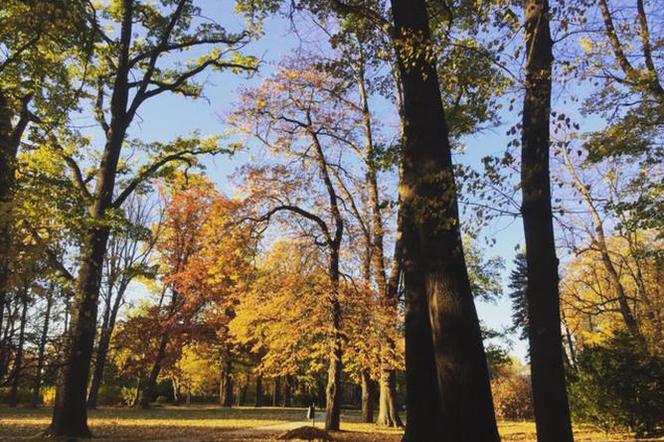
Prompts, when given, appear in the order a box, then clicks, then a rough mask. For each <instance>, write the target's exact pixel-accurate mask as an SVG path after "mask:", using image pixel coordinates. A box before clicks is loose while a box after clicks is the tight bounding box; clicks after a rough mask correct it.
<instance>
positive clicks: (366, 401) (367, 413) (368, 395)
mask: <svg viewBox="0 0 664 442" xmlns="http://www.w3.org/2000/svg"><path fill="white" fill-rule="evenodd" d="M360 385H361V387H362V422H366V423H373V421H374V384H373V381H372V380H371V375H370V374H369V370H362V373H361V384H360Z"/></svg>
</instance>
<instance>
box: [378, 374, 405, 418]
mask: <svg viewBox="0 0 664 442" xmlns="http://www.w3.org/2000/svg"><path fill="white" fill-rule="evenodd" d="M378 385H379V389H380V392H379V395H378V419H377V420H376V423H377V424H378V425H382V426H385V427H402V426H403V423H402V422H401V418H400V417H399V410H398V408H397V397H396V390H397V374H396V371H395V370H390V369H387V370H386V369H383V370H381V372H380V380H379V381H378Z"/></svg>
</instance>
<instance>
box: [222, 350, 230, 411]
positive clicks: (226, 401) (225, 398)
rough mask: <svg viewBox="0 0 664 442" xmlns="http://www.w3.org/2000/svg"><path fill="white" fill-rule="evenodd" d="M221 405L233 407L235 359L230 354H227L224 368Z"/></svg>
mask: <svg viewBox="0 0 664 442" xmlns="http://www.w3.org/2000/svg"><path fill="white" fill-rule="evenodd" d="M221 384H222V388H221V398H220V399H221V405H222V406H224V407H231V406H233V359H232V358H231V355H230V352H226V358H225V360H224V367H223V370H222V373H221Z"/></svg>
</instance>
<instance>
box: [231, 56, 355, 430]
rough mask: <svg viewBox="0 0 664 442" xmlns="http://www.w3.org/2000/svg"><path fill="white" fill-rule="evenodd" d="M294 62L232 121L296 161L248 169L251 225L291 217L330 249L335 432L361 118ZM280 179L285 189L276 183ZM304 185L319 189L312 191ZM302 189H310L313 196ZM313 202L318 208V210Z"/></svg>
mask: <svg viewBox="0 0 664 442" xmlns="http://www.w3.org/2000/svg"><path fill="white" fill-rule="evenodd" d="M292 64H293V67H290V68H287V67H281V68H280V69H279V70H278V71H277V73H276V74H275V75H274V76H273V78H271V79H269V80H267V81H266V82H265V83H264V84H263V85H262V87H261V88H259V89H255V90H250V91H247V92H246V93H245V94H244V95H243V103H242V104H241V105H240V106H239V107H238V109H237V110H236V111H235V112H234V113H233V115H232V116H231V117H230V119H231V122H232V123H233V124H235V125H236V126H237V127H238V128H239V129H241V130H243V131H244V132H245V133H249V134H251V135H254V136H256V138H258V140H260V141H261V142H262V143H263V144H264V145H265V146H266V147H267V148H268V149H270V150H271V151H272V152H274V153H277V154H282V155H284V156H285V157H293V158H296V159H297V162H296V163H291V164H290V166H291V167H288V166H276V167H271V168H254V169H253V170H249V172H250V175H249V178H250V180H248V181H249V183H248V187H249V188H250V189H252V192H253V193H254V196H252V199H254V200H255V201H257V202H259V204H258V205H257V206H258V207H257V209H255V210H256V212H257V215H254V216H253V217H252V219H253V220H254V221H257V222H269V221H270V219H271V218H272V217H274V216H275V215H277V214H283V213H286V214H290V215H291V216H293V217H296V219H299V220H301V222H302V223H304V230H305V234H306V235H307V236H309V237H310V238H313V239H314V242H315V244H317V245H319V246H322V247H323V248H324V249H325V250H326V253H327V256H328V277H329V280H330V295H329V297H328V300H329V308H330V314H331V318H332V325H333V329H334V330H335V333H336V337H335V344H334V347H333V349H332V351H331V354H330V365H329V370H328V385H327V395H326V396H327V406H326V420H325V428H326V429H338V428H339V416H340V395H341V391H340V389H341V374H342V370H343V363H342V357H343V349H342V343H343V338H342V329H341V324H342V306H341V303H340V301H339V297H340V278H341V274H340V258H341V251H342V245H343V239H344V230H345V229H346V230H347V222H346V220H345V218H344V216H343V214H342V210H343V204H344V203H345V202H347V201H346V200H344V196H345V195H346V194H348V193H347V192H346V191H345V190H344V188H345V187H344V186H345V183H344V180H343V178H342V174H341V171H342V167H341V164H342V162H343V160H342V159H341V158H342V157H343V147H344V146H345V144H344V142H343V137H344V136H345V135H346V133H347V132H348V131H352V130H353V129H354V128H355V127H356V126H357V123H356V121H358V120H359V117H358V116H357V115H354V114H353V113H345V112H343V110H344V109H345V106H346V105H345V104H344V103H343V102H340V101H332V102H330V101H327V100H326V95H327V94H335V93H337V94H338V93H342V92H343V90H341V89H340V87H341V86H342V85H340V84H339V83H338V82H336V81H335V79H334V78H332V77H331V76H330V75H329V74H327V73H325V72H324V71H321V70H315V69H312V66H313V65H312V64H311V63H309V64H302V62H301V61H300V65H298V62H297V61H296V60H293V62H292ZM323 91H328V92H323ZM298 163H299V164H298ZM292 165H295V166H298V165H299V166H300V170H298V169H295V170H293V169H294V168H293V167H292ZM278 181H282V183H281V184H277V185H275V183H277V182H278ZM307 184H308V185H311V186H318V187H317V188H315V187H314V188H313V189H307V188H306V187H305V186H306V185H307ZM303 191H305V192H306V191H308V195H306V193H303ZM305 195H306V196H305ZM312 196H313V197H314V198H315V199H314V200H313V201H316V202H317V203H318V204H315V205H313V206H312V205H311V202H312V201H311V198H312ZM307 197H308V198H309V201H307ZM307 203H308V205H307ZM347 203H348V204H350V201H348V202H347ZM261 206H263V207H261ZM321 208H324V209H325V210H324V211H321ZM261 210H262V212H261ZM312 226H313V232H312V229H311V227H312ZM319 238H320V239H319Z"/></svg>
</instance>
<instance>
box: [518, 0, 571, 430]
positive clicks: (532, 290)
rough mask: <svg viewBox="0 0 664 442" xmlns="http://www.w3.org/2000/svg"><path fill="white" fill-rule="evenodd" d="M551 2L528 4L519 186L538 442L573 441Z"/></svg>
mask: <svg viewBox="0 0 664 442" xmlns="http://www.w3.org/2000/svg"><path fill="white" fill-rule="evenodd" d="M548 9H549V8H548V2H547V0H527V1H526V54H528V60H527V66H526V96H525V101H524V106H523V132H522V151H521V152H522V153H521V186H522V189H523V203H522V207H521V212H522V214H523V226H524V232H525V239H526V259H527V262H528V273H527V275H528V286H527V289H526V295H527V299H528V316H529V329H530V330H529V338H530V363H531V373H532V384H533V401H534V408H535V420H536V424H537V439H538V441H539V442H554V441H555V442H565V441H572V440H573V436H572V426H571V422H570V414H569V406H568V403H567V392H566V389H565V370H564V365H563V348H562V335H561V332H560V298H559V294H558V258H557V257H556V249H555V242H554V234H553V216H552V210H551V186H550V176H549V115H550V112H551V65H552V63H553V54H552V47H553V42H552V40H551V35H550V30H549V10H548Z"/></svg>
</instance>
